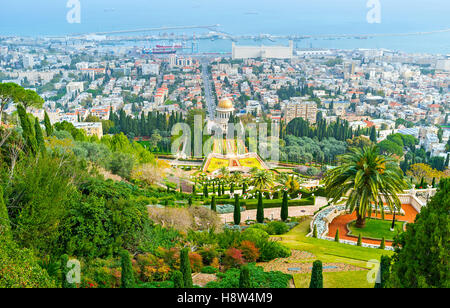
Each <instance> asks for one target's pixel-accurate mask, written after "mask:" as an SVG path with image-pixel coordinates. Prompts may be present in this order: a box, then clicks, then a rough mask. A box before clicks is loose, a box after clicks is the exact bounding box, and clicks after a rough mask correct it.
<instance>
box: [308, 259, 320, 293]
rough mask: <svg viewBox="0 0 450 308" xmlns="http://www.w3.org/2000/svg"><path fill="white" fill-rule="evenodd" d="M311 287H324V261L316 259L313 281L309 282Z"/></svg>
mask: <svg viewBox="0 0 450 308" xmlns="http://www.w3.org/2000/svg"><path fill="white" fill-rule="evenodd" d="M309 288H310V289H321V288H323V275H322V261H320V260H316V261H314V263H313V268H312V272H311V282H310V284H309Z"/></svg>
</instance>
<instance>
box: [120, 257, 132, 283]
mask: <svg viewBox="0 0 450 308" xmlns="http://www.w3.org/2000/svg"><path fill="white" fill-rule="evenodd" d="M120 264H121V267H122V276H121V280H122V283H121V285H120V287H121V288H133V287H134V275H133V266H132V264H131V258H130V254H129V253H128V251H126V250H122V251H121V252H120Z"/></svg>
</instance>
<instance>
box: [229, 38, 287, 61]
mask: <svg viewBox="0 0 450 308" xmlns="http://www.w3.org/2000/svg"><path fill="white" fill-rule="evenodd" d="M293 54H294V43H293V42H292V41H289V46H288V47H285V46H264V45H262V46H236V44H235V43H234V42H233V44H232V57H233V59H251V58H262V59H292V57H293Z"/></svg>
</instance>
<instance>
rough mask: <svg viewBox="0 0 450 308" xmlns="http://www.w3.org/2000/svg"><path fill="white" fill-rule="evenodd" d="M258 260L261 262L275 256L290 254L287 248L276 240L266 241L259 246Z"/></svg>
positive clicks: (285, 256)
mask: <svg viewBox="0 0 450 308" xmlns="http://www.w3.org/2000/svg"><path fill="white" fill-rule="evenodd" d="M259 252H260V257H259V260H260V261H262V262H267V261H271V260H273V259H276V258H287V257H289V256H290V255H291V251H290V250H289V248H287V247H285V246H283V245H281V244H280V243H277V242H266V243H264V244H263V245H262V247H260V250H259Z"/></svg>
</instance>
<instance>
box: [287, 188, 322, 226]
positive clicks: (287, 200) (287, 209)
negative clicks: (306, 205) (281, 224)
mask: <svg viewBox="0 0 450 308" xmlns="http://www.w3.org/2000/svg"><path fill="white" fill-rule="evenodd" d="M288 217H289V206H288V195H287V191H286V190H285V191H284V192H283V202H282V203H281V220H282V221H286V220H287V219H288ZM314 226H315V225H314Z"/></svg>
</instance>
